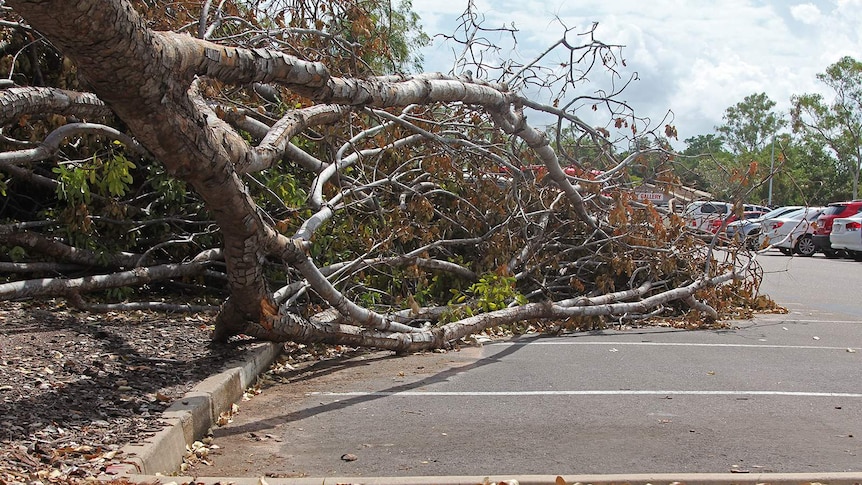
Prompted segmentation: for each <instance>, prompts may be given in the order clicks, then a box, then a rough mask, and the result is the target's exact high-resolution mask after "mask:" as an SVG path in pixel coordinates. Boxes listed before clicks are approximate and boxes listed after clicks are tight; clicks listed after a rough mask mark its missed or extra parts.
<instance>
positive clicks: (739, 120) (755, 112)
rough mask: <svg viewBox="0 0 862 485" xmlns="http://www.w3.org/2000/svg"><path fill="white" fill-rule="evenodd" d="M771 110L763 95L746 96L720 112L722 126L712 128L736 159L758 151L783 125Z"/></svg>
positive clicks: (767, 98) (780, 118)
mask: <svg viewBox="0 0 862 485" xmlns="http://www.w3.org/2000/svg"><path fill="white" fill-rule="evenodd" d="M774 108H775V101H772V100H771V99H769V96H767V95H766V93H759V94H750V95H748V96H746V97H745V99H743V100H742V101H740V102H739V103H736V104H735V105H733V106H731V107H729V108H727V109H726V110H725V111H724V117H723V118H724V124H723V125H721V126H719V127H717V128H716V129H717V130H718V132H719V133H721V134H722V137H723V139H724V142H725V143H726V144H727V145H728V148H730V150H731V151H732V152H733V153H734V154H736V155H737V156H740V155H744V154H752V153H757V152H760V151H761V150H763V148H764V147H765V146H766V145H767V144H768V143H769V140H770V139H771V138H772V137H773V136H775V134H776V133H777V132H778V130H780V129H781V128H783V127H784V126H786V125H787V120H785V119H784V118H783V117H782V116H781V115H779V114H778V113H775V112H774V111H773V109H774Z"/></svg>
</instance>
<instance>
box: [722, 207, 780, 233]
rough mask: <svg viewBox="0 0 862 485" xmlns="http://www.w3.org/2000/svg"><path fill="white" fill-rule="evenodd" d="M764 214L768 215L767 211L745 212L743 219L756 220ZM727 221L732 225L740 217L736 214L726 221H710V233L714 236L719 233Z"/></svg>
mask: <svg viewBox="0 0 862 485" xmlns="http://www.w3.org/2000/svg"><path fill="white" fill-rule="evenodd" d="M763 214H766V212H765V211H745V212H743V213H742V218H743V219H756V218H758V217H760V216H762V215H763ZM725 220H726V221H727V223H728V224H730V223H731V222H733V221H737V220H739V216H737V215H736V214H731V215H730V216H728V217H727V218H726V219H711V220H710V221H709V232H711V233H713V234H715V233H717V232H718V229H719V228H720V227H721V224H722V222H724V221H725Z"/></svg>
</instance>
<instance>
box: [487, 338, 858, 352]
mask: <svg viewBox="0 0 862 485" xmlns="http://www.w3.org/2000/svg"><path fill="white" fill-rule="evenodd" d="M485 345H495V346H496V345H504V346H508V345H608V346H613V347H622V346H627V345H629V346H644V347H650V346H652V347H737V348H739V347H742V348H753V349H799V350H843V351H847V350H848V347H829V346H823V345H769V344H704V343H695V342H595V341H590V342H586V341H578V342H573V341H565V340H554V341H541V342H491V343H487V344H485ZM850 350H852V349H850Z"/></svg>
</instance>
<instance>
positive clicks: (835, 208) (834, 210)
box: [823, 204, 847, 216]
mask: <svg viewBox="0 0 862 485" xmlns="http://www.w3.org/2000/svg"><path fill="white" fill-rule="evenodd" d="M846 207H847V206H846V205H844V204H838V205H830V206H829V207H827V208H826V210H825V211H823V215H824V216H836V215H838V214H840V213H842V212H844V209H845V208H846Z"/></svg>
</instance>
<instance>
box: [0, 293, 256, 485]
mask: <svg viewBox="0 0 862 485" xmlns="http://www.w3.org/2000/svg"><path fill="white" fill-rule="evenodd" d="M209 319H210V317H209V316H207V315H180V314H177V315H165V314H161V313H149V312H130V313H123V314H118V313H107V314H89V313H84V312H80V311H77V310H74V309H70V308H68V307H67V306H66V305H65V304H64V303H63V302H62V301H60V300H56V301H51V302H40V303H21V302H0V484H4V485H5V484H9V485H11V484H15V483H33V482H36V481H41V482H42V483H47V482H49V481H62V480H67V479H76V478H86V477H92V476H95V475H98V474H99V473H100V472H102V471H103V470H104V469H105V467H106V466H108V465H110V464H111V463H114V462H119V461H122V459H123V457H122V454H121V453H120V448H121V447H122V446H124V445H126V444H128V443H134V442H138V441H140V440H142V439H144V438H146V437H148V436H150V435H152V434H153V433H154V432H156V431H157V430H159V429H161V423H160V419H159V418H160V414H161V411H162V410H164V409H165V408H166V407H168V406H169V405H170V404H171V402H172V401H174V400H175V399H177V398H179V397H181V396H182V395H183V394H185V393H186V392H187V391H189V390H190V389H191V388H192V387H194V386H195V384H197V383H198V382H200V381H201V380H203V379H204V378H206V377H207V376H209V375H211V374H213V373H215V372H218V371H219V370H220V369H221V368H222V366H223V365H224V363H225V362H227V361H229V360H230V359H231V358H232V357H235V356H237V354H239V353H241V351H242V350H243V348H244V347H246V346H247V345H248V341H245V342H243V341H239V342H234V343H232V344H228V345H219V346H213V345H211V344H210V336H209V334H210V322H209Z"/></svg>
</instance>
